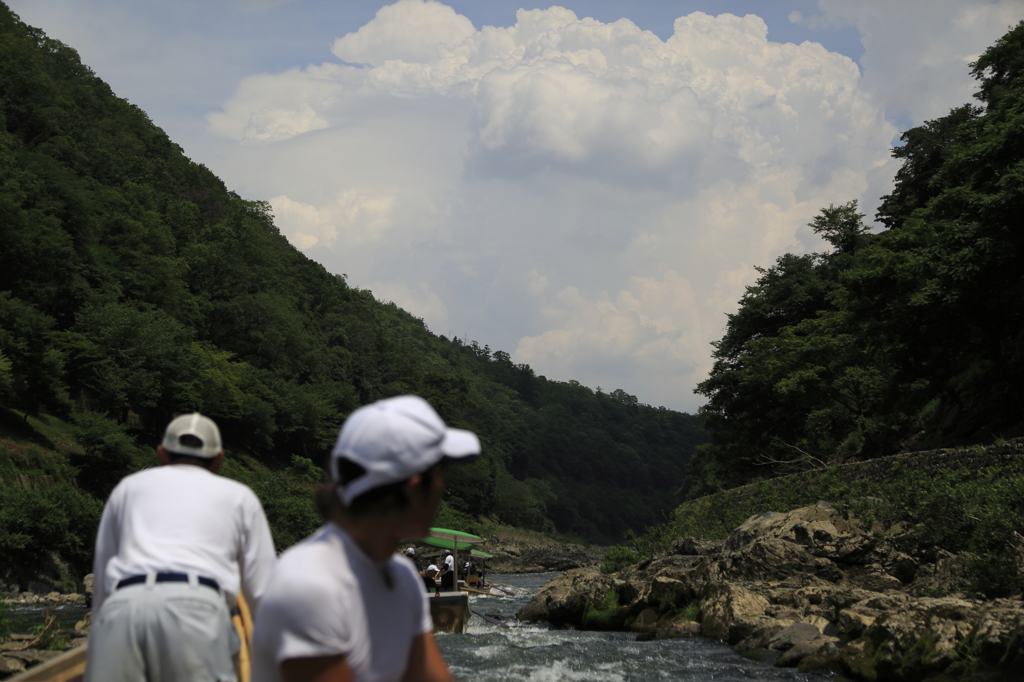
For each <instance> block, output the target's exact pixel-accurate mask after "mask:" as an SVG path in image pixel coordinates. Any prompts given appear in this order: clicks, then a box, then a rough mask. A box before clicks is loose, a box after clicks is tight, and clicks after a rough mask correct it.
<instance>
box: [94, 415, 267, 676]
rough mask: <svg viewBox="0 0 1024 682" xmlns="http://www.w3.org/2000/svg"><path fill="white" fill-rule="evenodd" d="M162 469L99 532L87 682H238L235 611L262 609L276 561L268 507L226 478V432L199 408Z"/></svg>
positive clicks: (161, 452) (175, 427) (170, 436)
mask: <svg viewBox="0 0 1024 682" xmlns="http://www.w3.org/2000/svg"><path fill="white" fill-rule="evenodd" d="M157 460H158V461H159V463H160V465H161V466H158V467H153V468H150V469H144V470H142V471H139V472H137V473H134V474H132V475H130V476H126V477H125V478H124V479H123V480H122V481H121V482H120V483H118V484H117V487H115V488H114V490H113V492H111V493H110V498H109V499H108V500H107V503H106V506H105V507H104V508H103V516H102V518H101V519H100V527H99V531H98V532H97V534H96V559H95V563H94V565H93V572H94V574H95V576H96V577H95V583H94V593H93V606H92V628H91V631H90V633H89V660H88V664H87V665H86V669H85V682H129V681H132V682H136V681H139V680H159V681H161V682H176V681H178V680H181V681H184V680H202V681H207V680H208V681H209V682H215V681H217V682H219V681H222V680H237V672H236V669H235V666H236V662H235V660H234V659H235V656H236V655H237V654H238V649H239V640H238V634H237V633H236V631H235V629H234V627H233V625H232V623H231V615H230V612H229V609H230V607H231V606H233V605H234V602H235V601H236V600H237V595H238V591H239V588H240V587H241V588H242V590H243V591H244V593H245V596H246V599H247V600H248V602H249V604H250V605H251V606H252V607H253V608H254V609H255V608H256V607H257V606H258V604H259V601H260V598H261V597H262V596H263V593H264V591H265V590H266V588H267V585H268V583H269V581H270V575H271V572H272V571H273V567H274V563H275V561H276V559H275V555H274V544H273V540H272V539H271V536H270V529H269V527H268V525H267V519H266V517H265V516H264V514H263V507H262V506H260V502H259V500H258V499H257V498H256V495H255V494H253V492H252V490H250V489H249V488H248V487H246V486H245V485H243V484H241V483H238V482H237V481H232V480H230V479H227V478H224V477H222V476H216V475H215V474H216V472H217V470H218V469H220V467H221V465H222V464H223V463H224V450H223V449H222V447H221V439H220V431H219V430H218V428H217V425H216V424H215V423H214V422H213V421H212V420H211V419H209V418H207V417H204V416H203V415H201V414H199V413H193V414H186V415H182V416H180V417H178V418H177V419H175V420H173V421H172V422H171V423H170V424H169V425H168V426H167V431H166V432H165V434H164V440H163V443H162V444H161V445H160V446H158V447H157Z"/></svg>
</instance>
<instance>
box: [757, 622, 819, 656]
mask: <svg viewBox="0 0 1024 682" xmlns="http://www.w3.org/2000/svg"><path fill="white" fill-rule="evenodd" d="M821 636H822V635H821V630H819V629H818V628H817V627H815V626H813V625H811V624H810V623H794V624H792V625H790V626H789V627H786V628H783V629H782V630H780V631H779V632H778V633H776V635H775V636H774V637H772V638H771V639H770V640H769V641H768V648H769V649H776V650H778V651H786V650H788V649H792V648H793V647H794V646H797V645H798V644H805V643H807V642H810V641H813V640H816V639H820V638H821ZM805 655H806V654H805Z"/></svg>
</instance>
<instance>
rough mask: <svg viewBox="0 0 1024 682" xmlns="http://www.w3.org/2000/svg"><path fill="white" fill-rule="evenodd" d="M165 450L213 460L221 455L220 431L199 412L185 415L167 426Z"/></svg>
mask: <svg viewBox="0 0 1024 682" xmlns="http://www.w3.org/2000/svg"><path fill="white" fill-rule="evenodd" d="M163 446H164V449H165V450H167V451H168V452H172V453H174V454H176V455H185V456H187V457H201V458H203V459H213V458H214V457H216V456H217V455H219V454H220V453H221V450H223V447H222V446H221V442H220V429H218V428H217V425H216V424H215V423H214V421H213V420H212V419H210V418H209V417H204V416H203V415H201V414H199V413H198V412H193V413H192V414H183V415H181V416H180V417H176V418H175V419H174V420H172V421H171V423H170V424H168V425H167V430H166V431H165V432H164V442H163Z"/></svg>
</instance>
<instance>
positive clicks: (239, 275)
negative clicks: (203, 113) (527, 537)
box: [0, 4, 707, 577]
mask: <svg viewBox="0 0 1024 682" xmlns="http://www.w3.org/2000/svg"><path fill="white" fill-rule="evenodd" d="M681 390H682V389H681ZM401 393H416V394H419V395H422V396H424V397H425V398H427V399H428V400H429V401H430V402H431V403H432V404H433V405H434V406H435V407H436V408H437V410H438V411H439V412H440V414H441V415H442V416H443V417H444V419H445V420H446V421H448V422H449V423H450V424H453V425H456V426H460V427H465V428H470V429H473V430H474V431H476V432H477V433H478V434H480V437H481V440H482V442H483V444H484V450H485V456H484V457H483V458H481V460H480V461H478V462H477V463H475V464H473V465H471V466H468V467H465V468H462V469H460V470H458V471H453V472H452V474H451V480H450V482H449V494H448V499H447V509H448V510H449V512H450V513H452V514H455V515H456V518H464V519H471V518H473V517H479V516H493V517H496V518H497V519H499V520H501V521H502V522H505V523H509V524H515V525H520V526H523V527H528V528H534V529H540V530H549V531H557V532H559V533H563V534H568V535H571V536H575V537H578V538H582V539H587V540H592V541H599V542H612V541H616V540H619V539H621V538H622V537H623V535H624V533H626V532H627V531H631V530H633V531H640V530H642V529H643V528H645V527H647V526H649V525H651V524H654V523H657V522H659V521H661V520H662V519H663V518H664V516H663V515H664V514H665V513H667V512H668V511H669V510H671V509H672V507H673V506H674V505H675V503H677V501H678V500H677V496H676V493H677V491H678V490H679V489H680V488H681V487H682V485H683V482H684V475H685V474H684V472H685V468H686V465H687V462H688V461H689V458H690V454H691V453H692V452H693V449H694V448H695V447H696V446H697V445H698V444H700V443H702V442H704V441H706V440H707V437H706V435H705V433H704V432H703V430H702V429H701V427H700V425H699V423H698V421H697V419H696V418H695V417H694V416H692V415H688V414H685V413H679V412H675V411H672V410H668V409H665V408H655V407H650V406H647V405H643V404H641V403H640V402H639V401H638V400H637V398H636V397H635V396H631V395H629V394H627V393H626V392H624V391H622V390H615V391H612V392H611V393H603V392H600V391H596V392H595V391H593V390H591V389H589V388H587V387H585V386H582V385H580V384H579V383H578V382H575V381H568V382H560V381H553V380H548V379H546V378H545V377H538V376H536V375H535V373H534V372H533V371H532V370H531V369H530V367H529V366H527V365H522V364H515V363H514V362H513V361H512V359H511V357H510V356H509V355H508V354H507V353H504V352H501V351H494V352H492V351H491V350H490V348H489V347H487V346H486V345H485V346H483V347H482V348H481V346H480V345H479V344H478V343H477V342H475V341H474V342H471V343H464V342H462V341H460V340H459V339H447V338H445V337H444V336H437V335H434V334H432V333H431V332H430V331H429V330H428V329H427V328H426V327H425V325H424V324H423V321H422V320H419V319H417V318H415V317H414V316H412V315H410V314H409V313H407V312H406V311H404V310H401V309H399V308H398V307H397V306H395V305H393V304H387V303H381V302H379V301H377V300H376V299H375V298H374V297H373V295H372V293H371V292H370V291H367V290H364V289H360V288H358V287H356V286H351V285H350V284H349V283H348V282H346V280H345V278H344V276H338V275H333V274H331V273H329V272H327V271H326V270H325V269H324V268H323V267H322V266H321V265H319V264H317V263H315V262H313V261H311V260H309V259H308V258H307V257H305V256H304V255H303V254H302V253H300V252H299V251H298V250H296V249H295V248H294V247H293V246H292V245H291V244H289V243H288V241H287V239H286V238H285V237H284V236H282V235H281V233H280V232H279V230H278V229H277V228H276V227H275V225H274V220H273V215H272V213H271V208H270V205H269V204H268V203H267V202H264V201H249V200H245V199H242V198H241V197H239V196H238V195H237V194H235V193H233V192H231V191H229V190H228V189H227V188H226V187H225V185H224V183H223V182H222V181H221V180H220V179H219V178H217V177H216V176H215V175H214V174H213V173H212V172H210V170H209V169H207V168H205V167H204V166H202V165H201V164H197V163H194V162H192V161H190V160H189V159H188V158H187V157H186V156H185V154H184V152H183V150H182V149H181V148H180V147H179V146H178V145H176V144H174V142H172V141H171V140H170V139H169V138H168V137H167V135H166V134H164V132H163V131H161V130H160V129H159V128H157V127H156V126H155V125H154V124H153V123H152V122H151V121H150V120H149V118H148V117H147V116H146V114H145V113H144V112H143V111H142V110H141V109H139V108H138V107H136V106H134V105H132V104H130V103H129V102H127V101H125V100H123V99H119V98H118V97H116V96H115V94H114V93H113V92H112V91H111V89H110V88H109V86H107V85H106V84H105V83H104V82H103V81H102V80H101V79H100V78H98V77H97V76H96V75H95V74H94V73H93V72H92V71H91V70H90V69H89V68H88V67H87V66H84V65H83V64H82V63H81V62H80V60H79V57H78V54H77V53H76V52H75V50H73V49H72V48H71V47H68V46H66V45H64V44H62V43H60V42H59V41H55V40H51V39H49V38H47V37H46V36H45V34H44V33H43V32H42V31H40V30H39V29H35V28H32V27H29V26H26V25H25V24H23V23H22V22H20V20H19V19H18V17H17V16H16V15H14V14H13V13H12V12H11V11H10V9H9V8H8V7H6V6H5V5H2V4H0V408H3V409H2V410H0V411H4V412H6V413H7V416H6V417H5V419H6V421H7V422H8V423H11V424H14V422H15V421H16V420H17V419H20V418H21V417H20V415H28V416H29V417H28V418H31V417H33V416H41V415H53V416H54V417H55V418H58V419H59V422H60V423H61V424H66V425H67V428H68V429H70V431H69V433H71V434H72V435H71V436H70V438H73V439H74V441H75V442H74V444H72V445H68V447H67V448H66V449H65V450H61V448H60V447H57V446H54V447H56V448H57V451H56V452H52V451H49V450H47V452H48V453H49V454H46V455H45V457H46V458H49V459H47V462H48V463H46V464H45V465H44V464H41V463H40V461H41V460H39V459H38V458H39V457H43V455H39V454H32V453H35V452H36V451H35V450H34V449H31V448H30V449H28V450H24V452H22V451H20V450H19V447H20V446H16V445H11V446H10V449H9V450H3V448H0V451H2V452H0V495H3V496H5V497H3V498H2V499H3V504H2V505H0V507H8V509H9V510H10V509H14V508H16V507H18V508H22V507H23V508H25V509H27V508H28V506H26V505H29V506H30V505H31V504H37V503H38V504H42V505H43V506H44V507H45V505H47V504H49V505H51V506H52V505H56V504H59V503H58V502H57V501H54V500H55V499H56V498H54V499H50V498H49V497H47V498H46V499H47V500H50V501H48V502H45V503H44V502H40V500H42V499H43V498H42V497H39V498H38V499H36V498H31V499H30V497H31V495H35V494H37V493H38V495H43V493H41V492H39V490H40V489H41V488H40V486H39V485H36V486H34V487H33V486H29V488H31V490H28V489H26V488H25V487H24V486H20V487H19V486H18V485H16V484H15V483H13V482H12V481H14V478H12V477H11V476H7V477H5V476H3V472H4V471H5V470H9V471H10V472H16V471H20V470H31V471H35V472H36V473H37V474H38V476H36V478H35V479H33V480H37V481H41V480H44V479H45V480H53V479H54V478H55V477H56V478H58V479H59V478H60V477H65V478H68V477H70V478H73V479H74V480H73V481H71V484H73V487H74V488H75V489H77V490H78V491H79V492H78V493H75V494H76V495H77V494H81V495H84V496H86V497H87V498H88V499H89V500H92V501H93V502H96V501H102V500H103V499H104V498H105V496H106V494H107V493H108V492H109V490H110V488H111V487H112V486H113V485H114V484H115V483H116V481H117V480H119V478H120V477H121V476H123V475H124V474H126V473H128V472H130V471H132V470H134V469H135V468H138V467H139V466H140V465H141V464H142V463H144V462H145V461H147V460H146V457H148V454H147V453H148V452H149V451H150V449H151V447H152V446H153V445H154V444H155V443H156V442H157V439H158V437H159V434H160V431H161V429H162V428H163V426H164V425H165V424H166V422H167V420H168V419H169V418H170V417H171V416H172V415H173V414H176V413H181V412H185V411H191V410H200V411H202V412H204V413H206V414H209V415H210V416H212V417H214V418H215V419H216V420H217V421H218V423H219V424H220V425H221V426H222V430H223V433H224V437H225V442H226V444H227V445H228V449H229V451H231V452H232V453H234V454H235V455H236V457H235V462H236V465H235V469H234V474H233V475H235V476H237V477H239V478H240V479H242V480H247V481H248V482H250V483H251V484H252V485H253V486H254V488H256V489H257V492H258V493H260V494H261V497H262V498H263V499H264V503H265V505H266V506H267V509H268V516H270V517H271V521H272V524H275V528H276V536H277V537H279V539H280V538H288V539H289V541H290V540H292V539H294V537H295V536H296V535H297V534H300V533H301V532H302V531H303V529H305V528H307V527H308V526H309V525H310V523H313V521H311V520H310V513H309V508H308V500H307V499H306V498H307V497H308V486H309V485H310V483H311V482H312V481H313V480H316V478H317V477H318V473H317V472H316V469H315V467H313V468H312V469H311V468H310V467H311V466H312V465H313V464H319V463H320V462H321V458H322V456H323V454H324V453H325V452H326V451H327V450H328V449H329V447H330V445H331V444H332V442H333V440H334V438H335V436H336V433H337V430H338V427H339V425H340V424H341V422H342V420H343V419H344V417H345V416H346V415H347V414H348V413H349V412H351V411H352V410H353V409H355V408H356V407H358V406H359V405H362V404H365V403H368V402H371V401H373V400H376V399H379V398H382V397H386V396H391V395H396V394H401ZM12 420H13V421H12ZM12 428H14V427H13V426H12ZM55 428H56V427H55ZM57 440H58V441H59V440H60V439H59V438H58V439H57ZM61 442H63V441H61ZM5 447H6V446H5ZM15 450H18V452H15ZM4 452H7V455H4V454H3V453H4ZM26 453H28V454H26ZM5 457H6V459H4V458H5ZM62 458H63V459H62ZM275 472H276V473H275ZM33 475H35V474H33ZM40 485H41V484H40ZM33 490H34V491H35V492H33ZM26 495H28V496H29V497H25V496H26ZM38 495H37V497H38ZM15 498H17V499H15ZM33 500H34V501H33ZM93 502H90V503H89V504H84V503H83V504H84V507H83V508H88V510H90V511H89V512H88V513H89V514H94V513H95V510H96V506H95V504H93ZM19 505H20V507H19ZM304 505H305V506H304ZM4 513H7V512H4ZM75 513H77V512H74V511H73V510H72V511H67V514H70V515H72V516H73V515H74V514H75ZM82 513H85V512H82ZM10 514H11V515H10V516H8V517H4V516H3V514H0V526H3V525H5V524H7V527H8V528H14V527H18V528H21V527H22V526H25V525H26V524H28V525H27V526H26V530H24V532H23V533H22V535H23V536H25V537H32V533H33V532H35V531H34V530H32V528H31V527H30V526H31V518H30V517H31V516H32V514H28V515H27V516H25V517H24V518H22V516H18V517H17V519H15V517H14V516H13V514H14V512H10ZM459 515H462V516H459ZM69 518H70V517H69ZM75 518H77V519H78V520H79V521H81V518H85V517H75ZM5 519H6V520H5ZM26 519H28V520H26ZM76 523H77V522H76ZM18 524H21V525H18ZM79 526H81V527H83V528H84V527H86V526H88V524H87V523H86V524H84V525H82V524H78V525H75V527H76V528H77V527H79ZM282 529H288V530H287V532H285V531H284V530H282ZM11 532H12V533H13V531H11ZM19 532H22V531H19ZM83 532H84V531H83ZM79 535H81V533H80V534H79ZM13 537H14V535H12V534H8V535H7V536H0V554H2V553H4V551H5V548H6V549H10V551H15V549H17V547H16V545H17V546H21V545H18V543H19V542H22V541H21V540H16V539H11V538H13ZM19 537H21V536H19ZM76 537H77V536H76ZM4 538H7V539H4ZM279 541H280V542H284V540H279ZM61 542H65V540H59V541H58V540H52V543H56V544H58V545H59V544H60V543H61ZM67 542H71V540H67ZM75 542H84V538H82V537H77V540H75ZM5 543H6V544H5ZM22 545H24V542H22ZM12 548H13V549H12ZM22 550H24V551H28V550H25V549H24V547H22V549H17V551H22ZM68 551H71V550H68ZM75 551H76V552H86V553H87V550H86V549H83V548H81V547H80V548H79V549H78V550H75ZM11 556H13V555H11ZM26 556H27V555H26ZM0 568H2V567H0ZM0 577H2V576H0Z"/></svg>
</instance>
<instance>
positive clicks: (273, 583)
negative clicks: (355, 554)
mask: <svg viewBox="0 0 1024 682" xmlns="http://www.w3.org/2000/svg"><path fill="white" fill-rule="evenodd" d="M354 582H355V579H354V577H353V575H352V571H351V570H350V569H349V566H348V557H346V556H345V555H344V552H343V551H340V550H339V548H338V545H337V543H334V542H331V539H330V537H329V531H327V529H326V527H322V528H320V529H319V530H318V531H316V532H315V533H313V534H312V535H310V536H309V537H307V538H306V539H305V540H302V541H301V542H299V543H298V544H296V545H293V546H292V547H290V548H289V549H287V550H285V552H284V554H282V555H281V556H280V557H279V558H278V560H277V564H276V565H275V567H274V573H273V576H272V577H271V579H270V587H269V588H268V591H267V595H266V596H264V600H267V599H271V600H273V599H274V598H275V595H276V596H277V597H282V596H283V597H285V598H286V599H287V600H288V601H290V602H292V603H293V604H294V605H295V608H302V607H303V605H304V607H315V606H318V605H319V604H322V603H324V602H325V601H327V602H330V601H331V600H332V597H333V596H334V595H335V594H336V593H343V592H345V591H346V590H347V589H349V588H350V587H351V585H352V584H353V583H354Z"/></svg>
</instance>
